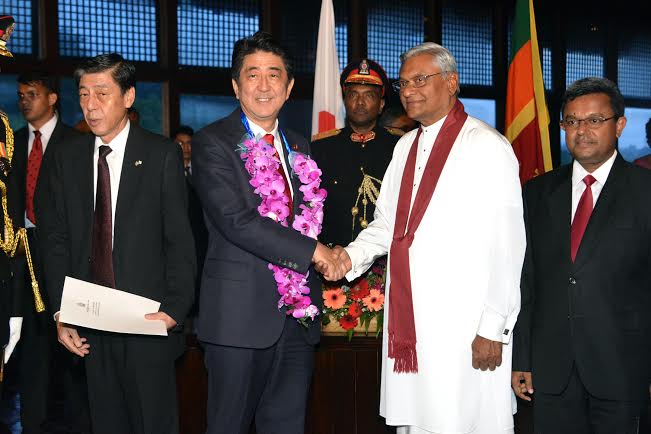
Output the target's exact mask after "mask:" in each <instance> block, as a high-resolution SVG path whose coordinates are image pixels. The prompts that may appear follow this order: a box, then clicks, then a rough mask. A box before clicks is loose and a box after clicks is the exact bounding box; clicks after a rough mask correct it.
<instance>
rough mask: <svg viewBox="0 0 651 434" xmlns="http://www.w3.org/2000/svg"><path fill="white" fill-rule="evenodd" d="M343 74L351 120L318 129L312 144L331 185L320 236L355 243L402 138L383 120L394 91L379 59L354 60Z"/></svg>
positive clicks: (329, 241) (369, 217)
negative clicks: (387, 103)
mask: <svg viewBox="0 0 651 434" xmlns="http://www.w3.org/2000/svg"><path fill="white" fill-rule="evenodd" d="M339 80H340V83H341V88H342V93H343V96H344V106H345V108H346V126H345V127H344V128H343V129H335V130H331V131H326V132H324V133H320V134H318V135H317V136H316V137H315V139H314V141H313V142H312V147H311V148H312V155H313V157H314V159H315V160H316V162H317V163H318V164H319V168H320V169H321V171H322V172H323V174H322V175H321V179H322V180H323V186H324V188H325V189H326V190H327V191H328V200H327V202H326V204H325V207H324V216H323V230H322V232H321V235H320V236H319V240H321V242H323V243H325V244H332V245H336V244H341V245H345V244H348V243H350V242H351V241H352V240H354V239H355V237H356V236H357V234H359V232H360V231H361V230H362V229H364V228H365V227H366V226H367V225H368V223H370V222H371V221H372V220H373V212H374V211H375V200H376V199H377V192H378V191H379V190H380V185H381V184H382V177H383V176H384V172H385V170H386V168H387V166H388V165H389V162H390V161H391V155H392V154H393V148H394V146H395V145H396V142H397V141H398V139H399V138H400V135H399V134H397V133H395V132H393V131H388V130H387V129H386V128H383V127H382V126H380V125H379V123H378V118H379V117H380V114H381V113H382V109H383V108H384V103H385V99H386V98H387V96H388V95H387V94H388V93H389V92H391V87H390V85H389V80H388V79H387V76H386V74H385V72H384V69H383V68H382V67H381V66H380V65H379V64H378V63H376V62H374V61H373V60H370V59H361V60H357V61H355V62H351V63H349V64H348V65H347V66H346V68H344V70H343V72H342V73H341V77H340V79H339Z"/></svg>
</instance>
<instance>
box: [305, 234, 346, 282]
mask: <svg viewBox="0 0 651 434" xmlns="http://www.w3.org/2000/svg"><path fill="white" fill-rule="evenodd" d="M312 262H313V263H314V268H315V269H316V271H318V272H319V273H321V274H322V275H323V277H324V278H325V279H326V280H329V281H331V282H336V281H337V280H341V279H343V277H344V276H345V275H346V273H348V272H349V271H350V269H351V268H352V267H353V264H352V262H351V261H350V256H348V253H347V252H346V250H344V248H343V247H341V246H335V247H334V248H332V249H330V248H328V247H326V246H325V245H323V244H321V243H317V245H316V249H315V250H314V255H313V257H312Z"/></svg>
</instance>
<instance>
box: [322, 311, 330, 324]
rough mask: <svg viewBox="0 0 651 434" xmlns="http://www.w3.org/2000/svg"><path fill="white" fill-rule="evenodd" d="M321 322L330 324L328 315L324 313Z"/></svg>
mask: <svg viewBox="0 0 651 434" xmlns="http://www.w3.org/2000/svg"><path fill="white" fill-rule="evenodd" d="M321 324H323V325H328V324H330V315H328V314H325V315H323V316H322V317H321Z"/></svg>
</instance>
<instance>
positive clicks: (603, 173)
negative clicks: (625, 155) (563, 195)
mask: <svg viewBox="0 0 651 434" xmlns="http://www.w3.org/2000/svg"><path fill="white" fill-rule="evenodd" d="M615 158H617V150H615V152H613V155H611V156H610V158H609V159H607V160H606V161H605V162H604V164H602V165H601V166H599V167H598V168H597V170H595V171H594V172H592V173H590V172H588V171H587V170H585V168H584V167H583V166H581V163H579V162H578V161H576V160H574V162H573V163H572V187H573V188H574V187H576V186H577V185H578V184H579V183H580V182H582V181H583V178H585V177H586V175H588V174H590V175H592V176H594V178H595V179H596V180H597V182H598V183H599V184H601V185H602V186H603V185H606V180H607V179H608V175H609V174H610V169H612V167H613V164H614V163H615Z"/></svg>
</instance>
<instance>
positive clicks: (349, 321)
mask: <svg viewBox="0 0 651 434" xmlns="http://www.w3.org/2000/svg"><path fill="white" fill-rule="evenodd" d="M339 325H340V326H341V328H343V329H344V330H351V329H354V328H355V327H356V326H357V318H353V316H352V315H344V316H342V317H341V318H340V319H339Z"/></svg>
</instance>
